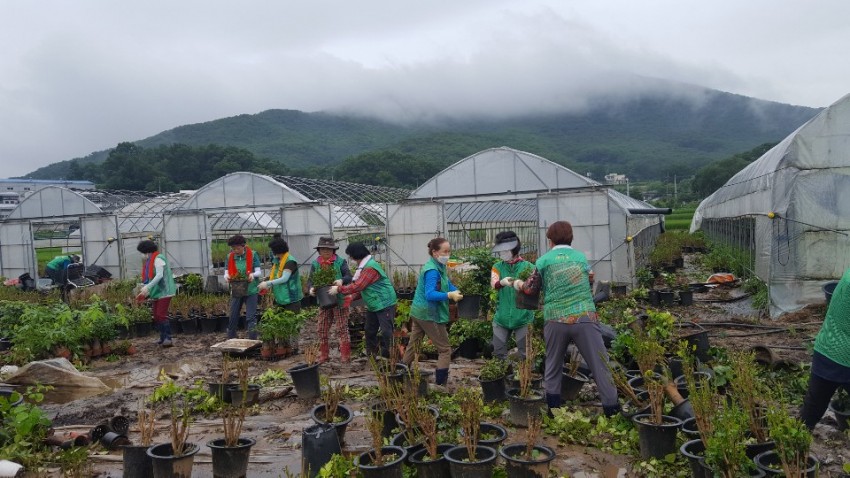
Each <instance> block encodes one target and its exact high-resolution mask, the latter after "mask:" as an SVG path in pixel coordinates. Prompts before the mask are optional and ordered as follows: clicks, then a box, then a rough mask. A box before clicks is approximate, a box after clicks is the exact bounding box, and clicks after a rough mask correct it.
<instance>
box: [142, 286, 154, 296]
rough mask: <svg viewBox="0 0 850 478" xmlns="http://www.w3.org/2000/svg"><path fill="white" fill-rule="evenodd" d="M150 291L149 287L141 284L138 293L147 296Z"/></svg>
mask: <svg viewBox="0 0 850 478" xmlns="http://www.w3.org/2000/svg"><path fill="white" fill-rule="evenodd" d="M150 293H151V290H150V287H148V286H146V285H143V286H142V289H141V290H139V295H140V296H142V297H147V296H148V295H150Z"/></svg>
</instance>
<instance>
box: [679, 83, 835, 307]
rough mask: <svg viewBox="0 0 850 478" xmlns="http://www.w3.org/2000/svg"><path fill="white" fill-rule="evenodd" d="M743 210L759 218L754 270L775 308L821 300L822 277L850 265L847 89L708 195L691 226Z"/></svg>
mask: <svg viewBox="0 0 850 478" xmlns="http://www.w3.org/2000/svg"><path fill="white" fill-rule="evenodd" d="M771 212H773V213H775V214H776V217H775V218H774V219H770V218H769V217H768V216H767V215H768V213H771ZM744 217H753V218H754V219H755V228H754V229H755V230H754V239H753V240H752V246H751V247H752V248H753V251H752V252H753V253H754V256H755V272H756V274H757V275H758V276H759V277H760V278H761V279H762V280H764V281H765V282H766V283H767V284H768V286H769V288H770V301H771V305H770V313H771V316H773V317H776V316H778V315H781V314H783V313H786V312H792V311H795V310H799V309H801V308H802V307H804V306H805V305H807V304H810V303H815V302H823V301H824V294H823V292H822V290H821V287H822V286H823V284H824V283H826V282H828V281H831V280H836V279H837V278H839V277H841V275H842V274H843V272H844V271H845V270H846V268H847V267H848V266H850V95H847V96H845V97H844V98H842V99H841V100H839V101H838V102H836V103H835V104H833V105H832V106H830V107H829V108H827V109H825V110H823V111H821V112H820V114H818V115H817V116H815V117H814V118H812V119H811V120H810V121H808V122H807V123H806V124H804V125H803V126H801V127H800V128H798V129H797V130H796V131H795V132H793V133H791V135H789V136H788V137H786V138H785V139H784V140H782V142H780V143H779V144H778V145H776V146H775V147H774V148H772V149H771V150H770V151H768V152H767V153H765V154H764V155H763V156H762V157H761V158H759V159H758V160H756V161H754V162H753V163H752V164H750V165H748V166H747V167H746V168H744V169H742V170H741V171H740V172H738V174H736V175H735V176H733V177H732V178H731V179H730V180H729V181H727V182H726V184H725V185H723V186H722V187H721V188H720V189H718V190H717V191H715V192H714V194H712V195H711V196H709V197H708V198H706V199H705V200H703V202H702V203H701V204H700V205H699V207H698V208H697V210H696V213H695V214H694V219H693V222H692V224H691V231H696V230H699V229H705V230H710V229H711V226H712V225H713V224H715V223H716V222H718V221H723V220H729V219H735V218H744ZM716 239H719V240H721V241H722V240H724V238H723V237H719V238H716ZM727 242H733V245H734V241H728V240H727Z"/></svg>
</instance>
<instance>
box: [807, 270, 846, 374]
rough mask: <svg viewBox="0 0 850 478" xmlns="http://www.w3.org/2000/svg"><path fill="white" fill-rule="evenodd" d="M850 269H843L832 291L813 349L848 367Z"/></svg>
mask: <svg viewBox="0 0 850 478" xmlns="http://www.w3.org/2000/svg"><path fill="white" fill-rule="evenodd" d="M848 317H850V269H847V270H846V271H844V275H843V276H841V280H840V281H839V282H838V285H836V286H835V290H834V291H833V292H832V299H830V301H829V307H828V308H827V309H826V317H825V318H824V319H823V326H821V329H820V332H818V335H817V337H816V338H815V351H816V352H819V353H820V354H821V355H823V356H825V357H826V358H828V359H830V360H832V361H833V362H835V363H837V364H839V365H842V366H844V367H850V320H848Z"/></svg>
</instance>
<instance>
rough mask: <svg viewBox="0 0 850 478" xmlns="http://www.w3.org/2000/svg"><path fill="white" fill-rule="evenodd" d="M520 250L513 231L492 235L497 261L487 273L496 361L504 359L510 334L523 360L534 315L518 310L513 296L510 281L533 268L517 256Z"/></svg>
mask: <svg viewBox="0 0 850 478" xmlns="http://www.w3.org/2000/svg"><path fill="white" fill-rule="evenodd" d="M521 247H522V244H521V243H520V240H519V237H517V235H516V233H515V232H514V231H502V232H500V233H498V234H496V245H495V246H493V249H492V252H493V254H497V255H498V256H499V260H498V261H496V263H495V264H493V269H492V270H491V271H490V285H491V287H493V288H494V289H496V297H497V299H496V312H495V313H494V314H493V355H494V356H496V357H497V358H500V359H506V358H507V357H508V339H509V338H510V336H511V333H513V334H514V340H516V344H517V350H518V351H519V354H520V356H521V357H525V338H526V336H527V334H528V324H530V323H531V322H533V321H534V311H533V310H524V309H518V308H517V305H516V294H517V292H516V291H515V290H514V288H513V283H514V279H516V278H517V277H518V276H519V275H520V274H523V273H524V272H525V271H528V273H531V271H532V270H533V269H534V265H533V264H532V263H530V262H528V261H527V260H525V259H523V258H522V257H520V255H519V250H520V248H521Z"/></svg>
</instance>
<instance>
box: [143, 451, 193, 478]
mask: <svg viewBox="0 0 850 478" xmlns="http://www.w3.org/2000/svg"><path fill="white" fill-rule="evenodd" d="M200 449H201V448H200V447H199V446H198V445H195V444H194V443H185V444H183V452H182V453H180V454H179V455H175V454H174V452H173V450H172V448H171V443H160V444H159V445H154V446H152V447H150V448H148V451H147V454H148V456H149V457H151V460H152V462H153V476H154V478H191V476H192V466H193V465H194V463H195V453H198V450H200Z"/></svg>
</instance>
